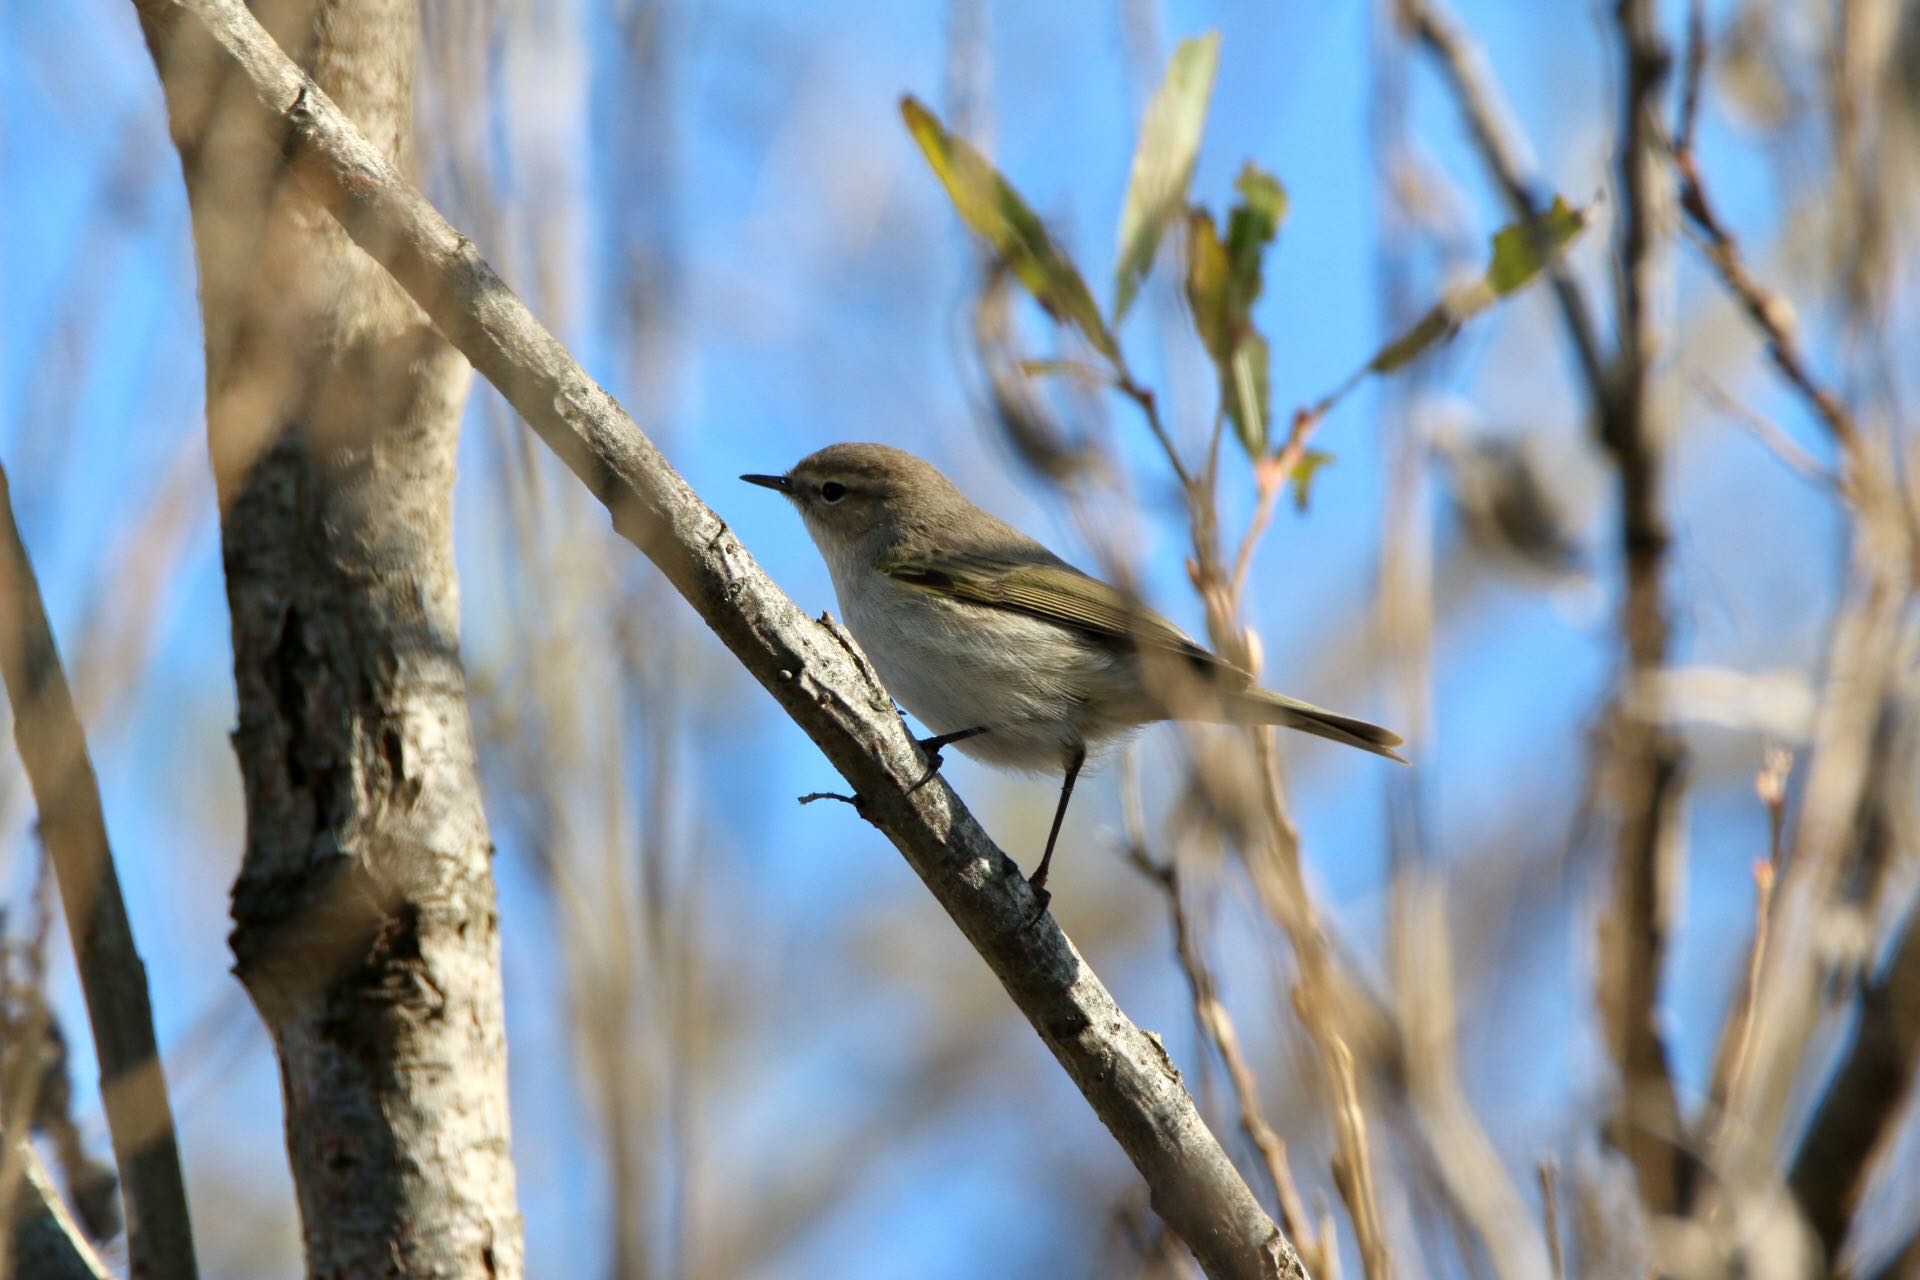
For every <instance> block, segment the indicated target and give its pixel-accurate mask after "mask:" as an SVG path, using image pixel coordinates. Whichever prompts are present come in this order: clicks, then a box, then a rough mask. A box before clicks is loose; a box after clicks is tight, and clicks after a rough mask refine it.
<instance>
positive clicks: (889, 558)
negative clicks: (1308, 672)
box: [740, 443, 1405, 919]
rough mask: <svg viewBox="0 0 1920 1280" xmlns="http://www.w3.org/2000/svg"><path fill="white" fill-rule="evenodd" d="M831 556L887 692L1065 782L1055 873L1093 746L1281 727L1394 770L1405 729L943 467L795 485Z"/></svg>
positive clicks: (857, 634)
mask: <svg viewBox="0 0 1920 1280" xmlns="http://www.w3.org/2000/svg"><path fill="white" fill-rule="evenodd" d="M740 478H741V479H742V480H744V481H746V482H747V483H749V484H755V485H759V486H761V487H762V488H766V489H771V490H773V491H775V492H776V493H780V494H783V495H785V496H786V498H787V499H788V501H790V502H792V503H793V505H794V507H795V509H796V510H798V512H799V513H800V518H801V520H802V522H803V523H804V524H805V525H806V528H807V533H808V534H809V535H810V536H811V537H812V539H813V542H814V545H815V546H816V547H817V548H818V549H819V551H820V555H821V557H822V558H823V559H824V560H825V561H826V564H827V573H828V575H829V576H830V577H831V578H832V580H833V589H834V594H835V596H836V597H837V598H838V600H839V604H840V612H841V617H842V619H843V621H844V622H845V624H846V627H847V629H848V631H850V632H851V633H852V634H853V638H854V639H855V640H856V641H858V642H859V644H860V647H861V648H862V649H863V650H864V651H865V652H866V655H867V658H868V660H869V661H870V662H872V664H873V668H874V670H875V671H876V672H877V673H878V674H879V676H880V679H881V681H882V682H883V683H884V684H885V685H886V688H887V691H888V692H889V693H890V694H891V695H892V696H893V698H894V699H895V701H897V702H898V703H899V704H900V706H902V707H903V708H905V709H906V710H907V711H908V712H909V713H911V714H912V715H913V716H914V718H915V719H917V720H919V721H920V723H921V724H922V725H924V726H926V728H928V729H929V730H931V731H932V733H931V736H929V737H926V738H922V739H919V743H920V746H921V748H922V749H923V750H924V751H926V752H927V753H928V756H929V761H930V769H938V768H939V766H940V752H941V750H942V748H945V747H949V746H951V747H953V748H954V749H956V750H958V751H959V752H961V753H962V754H963V755H966V756H969V757H971V758H973V759H976V760H979V761H982V762H983V763H986V764H990V765H994V766H997V767H1000V768H1004V769H1015V770H1025V771H1029V772H1051V771H1053V770H1060V771H1062V773H1063V780H1062V782H1061V787H1060V799H1059V802H1058V804H1057V805H1056V806H1055V808H1054V814H1053V824H1052V826H1051V827H1050V828H1049V830H1048V832H1047V844H1046V849H1045V850H1044V851H1043V852H1042V853H1041V855H1040V862H1039V865H1038V866H1037V867H1036V868H1035V870H1034V872H1033V874H1032V876H1030V877H1029V878H1028V884H1029V886H1030V887H1031V888H1032V890H1033V893H1034V897H1035V903H1036V909H1035V912H1034V918H1035V919H1038V918H1039V917H1040V916H1041V915H1043V914H1044V913H1045V912H1046V910H1047V906H1048V903H1049V902H1050V901H1051V900H1052V895H1051V894H1050V893H1049V891H1048V889H1047V887H1046V886H1047V875H1048V872H1049V870H1050V869H1051V867H1052V865H1053V854H1054V847H1055V845H1056V844H1057V843H1058V842H1059V838H1060V824H1061V822H1062V821H1063V820H1064V819H1065V817H1066V813H1067V805H1068V802H1069V801H1070V800H1071V799H1072V797H1073V786H1074V782H1075V780H1076V779H1077V778H1078V777H1079V775H1080V771H1081V769H1082V768H1083V767H1084V766H1085V765H1086V763H1087V759H1088V755H1089V752H1091V751H1094V750H1096V749H1097V748H1099V747H1101V746H1103V745H1106V744H1108V743H1111V742H1112V741H1114V740H1115V739H1117V738H1119V737H1121V736H1122V735H1124V734H1125V733H1126V732H1127V731H1129V730H1131V729H1134V728H1136V727H1138V726H1141V725H1145V724H1149V723H1153V722H1155V721H1162V720H1200V721H1211V722H1215V723H1230V724H1253V725H1268V724H1272V725H1283V726H1285V727H1287V728H1290V729H1298V730H1301V731H1303V732H1305V733H1310V734H1315V735H1317V736H1319V737H1322V738H1328V739H1331V740H1332V741H1334V742H1339V743H1344V744H1346V745H1347V746H1351V747H1358V748H1359V749H1361V750H1362V751H1370V752H1372V753H1374V754H1375V755H1380V756H1385V757H1387V758H1388V759H1392V760H1399V761H1401V763H1405V760H1404V759H1403V758H1402V757H1401V756H1400V755H1399V754H1398V753H1397V752H1395V751H1394V750H1393V748H1395V747H1397V746H1400V745H1401V738H1400V736H1399V735H1398V734H1396V733H1394V732H1392V731H1391V730H1388V729H1383V728H1381V727H1380V726H1379V725H1376V724H1369V723H1368V722H1367V721H1365V720H1358V719H1355V718H1353V717H1352V716H1344V715H1340V714H1339V713H1337V712H1333V711H1328V710H1327V709H1325V708H1324V707H1316V706H1314V705H1313V704H1312V703H1308V702H1302V701H1300V700H1299V699H1297V698H1290V697H1288V696H1286V695H1285V694H1280V693H1273V692H1271V691H1269V690H1266V689H1262V688H1259V687H1258V686H1257V685H1255V683H1254V679H1253V676H1252V675H1251V674H1250V673H1248V672H1247V671H1245V670H1243V669H1242V668H1240V667H1238V666H1236V665H1235V664H1233V663H1231V662H1229V661H1227V660H1226V659H1224V658H1222V657H1219V656H1218V655H1216V654H1214V653H1212V652H1210V651H1208V650H1207V649H1205V648H1204V647H1202V646H1201V645H1200V644H1199V643H1198V642H1196V641H1195V640H1193V639H1192V638H1191V637H1190V636H1188V635H1187V634H1186V633H1185V632H1183V631H1181V630H1180V629H1179V628H1178V627H1176V626H1175V625H1174V624H1173V623H1171V622H1169V621H1167V620H1166V619H1165V618H1163V617H1161V616H1160V615H1159V614H1157V613H1155V612H1153V611H1152V610H1151V609H1149V608H1147V607H1146V606H1144V605H1142V604H1141V603H1140V602H1139V601H1137V600H1136V599H1135V598H1134V597H1133V596H1131V595H1130V594H1128V593H1126V592H1124V591H1121V590H1120V589H1118V588H1116V587H1114V586H1112V585H1110V584H1108V583H1106V582H1102V581H1101V580H1100V579H1098V578H1095V577H1093V576H1092V575H1090V574H1087V573H1083V572H1081V571H1080V570H1079V569H1076V568H1075V567H1073V566H1072V565H1071V564H1068V563H1067V562H1066V561H1065V560H1063V559H1061V558H1060V557H1059V556H1057V555H1055V554H1054V553H1053V552H1051V551H1049V550H1048V549H1047V548H1046V547H1044V546H1042V545H1041V544H1040V543H1039V542H1037V541H1035V540H1034V539H1032V538H1030V537H1028V536H1027V535H1026V534H1024V533H1021V532H1020V531H1019V530H1018V529H1015V528H1014V527H1013V526H1012V525H1009V524H1007V523H1006V522H1004V521H1002V520H1000V519H999V518H998V517H996V516H993V515H991V514H989V513H988V512H986V511H983V510H981V509H980V508H979V507H977V506H975V505H974V504H973V503H972V502H971V501H969V500H968V499H967V497H966V495H964V494H963V493H961V492H960V490H959V489H958V488H957V487H955V486H954V484H953V482H952V481H950V480H948V479H947V477H946V476H944V475H942V474H941V473H940V472H939V470H938V469H936V468H935V467H934V466H933V465H932V464H931V463H929V462H926V461H924V460H923V459H921V458H918V457H916V456H914V455H913V454H911V453H908V452H906V451H905V450H903V449H896V448H893V447H891V446H888V445H881V444H856V443H847V444H834V445H829V446H827V447H826V448H824V449H821V450H819V451H818V452H816V453H812V454H809V455H808V456H807V457H805V458H803V459H801V460H800V461H799V462H798V463H797V464H795V465H794V467H793V468H792V469H791V470H789V471H787V472H785V473H784V474H781V475H752V474H750V475H743V476H741V477H740Z"/></svg>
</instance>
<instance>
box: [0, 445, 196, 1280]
mask: <svg viewBox="0 0 1920 1280" xmlns="http://www.w3.org/2000/svg"><path fill="white" fill-rule="evenodd" d="M0 619H9V620H10V625H8V626H5V627H0V676H4V678H5V683H6V689H7V698H8V700H9V701H11V702H12V704H13V716H14V719H13V737H14V741H15V742H16V743H18V744H19V747H20V760H21V763H22V764H23V765H25V767H26V773H27V781H28V782H29V784H31V786H32V787H33V795H34V802H35V804H37V805H38V806H39V811H40V833H41V838H42V839H43V840H44V841H45V843H46V847H47V854H48V857H49V858H50V859H51V861H52V863H53V870H54V875H55V877H56V878H57V879H58V881H59V884H60V903H61V906H62V907H63V908H65V911H66V917H67V933H68V935H69V936H70V937H71V938H72V940H73V951H74V957H75V960H76V962H77V964H78V967H79V970H80V987H81V990H82V991H83V992H84V993H85V996H86V1001H87V1018H88V1021H89V1022H90V1023H91V1024H92V1028H93V1042H94V1049H95V1052H96V1053H97V1055H98V1057H99V1060H100V1095H101V1101H102V1103H103V1104H104V1105H105V1108H106V1113H107V1127H108V1129H109V1130H110V1131H111V1133H112V1135H113V1153H114V1158H115V1160H116V1161H117V1162H118V1164H119V1166H120V1178H121V1185H122V1187H123V1188H124V1190H125V1194H126V1200H127V1214H126V1221H127V1251H128V1254H129V1256H130V1259H131V1262H132V1267H133V1274H135V1275H137V1276H143V1277H147V1278H148V1280H192V1277H193V1276H194V1274H195V1267H194V1258H193V1235H192V1231H191V1227H190V1225H189V1223H188V1220H187V1192H186V1186H185V1184H184V1183H183V1182H182V1180H181V1177H180V1153H179V1148H178V1146H177V1144H176V1142H175V1140H174V1130H173V1111H172V1108H171V1107H170V1106H169V1104H168V1102H167V1082H166V1077H165V1075H164V1074H162V1072H161V1068H160V1056H159V1050H158V1049H157V1047H156V1045H155V1040H154V1034H153V1007H152V1004H151V1003H150V1002H149V999H148V995H147V970H146V966H144V965H143V964H141V962H140V953H139V952H138V951H137V950H135V948H134V944H133V928H132V926H131V925H130V924H129V923H128V921H127V904H126V901H125V899H123V898H122V897H121V894H120V878H119V876H118V875H117V874H116V873H115V871H114V867H113V851H112V848H111V847H110V846H109V845H108V843H107V824H106V819H105V818H104V817H103V816H102V815H101V811H100V787H99V784H98V782H97V781H96V780H95V778H94V774H93V764H92V762H91V761H89V760H88V758H87V743H86V737H85V735H84V733H83V731H82V729H81V727H80V717H79V715H78V713H77V712H76V711H75V710H74V706H73V690H72V689H70V688H69V687H68V686H67V677H66V674H65V673H64V672H63V671H62V670H61V669H60V654H59V650H58V649H57V648H56V647H55V645H54V639H53V631H52V629H51V628H50V627H49V626H48V624H47V613H46V606H45V605H44V604H43V603H42V602H41V599H40V588H39V585H38V584H37V583H36V582H35V581H34V576H33V566H32V564H31V563H30V562H29V561H28V559H27V549H26V547H25V545H23V544H22V542H21V541H20V530H19V527H18V526H17V525H16V524H15V523H14V519H13V503H12V499H11V496H10V494H9V492H8V487H7V477H6V472H5V471H4V470H0Z"/></svg>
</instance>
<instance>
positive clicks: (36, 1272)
mask: <svg viewBox="0 0 1920 1280" xmlns="http://www.w3.org/2000/svg"><path fill="white" fill-rule="evenodd" d="M19 1158H20V1160H21V1162H22V1165H23V1167H24V1170H25V1174H26V1177H25V1180H24V1184H23V1185H22V1187H21V1189H20V1192H19V1196H18V1198H17V1199H16V1201H15V1202H14V1207H13V1216H14V1225H13V1240H12V1244H11V1255H10V1258H9V1261H10V1262H11V1263H12V1264H13V1269H14V1274H15V1275H18V1276H25V1277H31V1280H110V1277H111V1276H112V1275H113V1273H112V1272H111V1271H109V1270H107V1265H106V1263H104V1262H102V1261H101V1260H100V1256H99V1255H98V1254H97V1253H95V1252H94V1250H93V1246H92V1245H91V1244H89V1243H87V1237H86V1233H85V1232H83V1231H82V1230H81V1229H80V1224H79V1223H77V1222H75V1221H74V1220H73V1215H72V1214H70V1213H68V1212H67V1206H66V1205H65V1204H64V1203H63V1202H62V1201H61V1199H60V1192H59V1190H58V1189H57V1188H55V1186H54V1185H53V1179H52V1178H50V1177H48V1176H47V1170H46V1167H45V1166H44V1165H42V1164H41V1163H40V1157H39V1155H38V1154H37V1153H35V1151H34V1149H33V1144H32V1143H30V1142H26V1141H24V1140H23V1141H21V1142H20V1143H19Z"/></svg>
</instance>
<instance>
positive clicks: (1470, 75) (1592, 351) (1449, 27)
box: [1398, 0, 1608, 399]
mask: <svg viewBox="0 0 1920 1280" xmlns="http://www.w3.org/2000/svg"><path fill="white" fill-rule="evenodd" d="M1398 17H1399V20H1400V22H1401V24H1402V25H1403V26H1405V27H1406V28H1407V29H1408V30H1409V31H1410V32H1411V33H1412V34H1413V36H1414V38H1415V39H1417V40H1418V41H1419V42H1420V44H1421V45H1422V46H1424V47H1425V48H1426V50H1427V52H1428V53H1430V54H1431V55H1432V56H1433V59H1434V61H1435V62H1436V63H1437V64H1438V66H1439V69H1440V72H1441V74H1442V75H1443V76H1444V77H1445V78H1446V81H1447V86H1448V88H1450V89H1451V90H1452V91H1453V96H1454V97H1455V99H1457V100H1458V101H1459V103H1460V110H1461V113H1462V114H1463V115H1464V116H1465V117H1466V120H1467V129H1468V131H1469V132H1470V133H1471V134H1472V135H1473V144H1474V146H1475V148H1476V149H1478V150H1479V152H1480V158H1481V160H1482V162H1483V163H1485V165H1486V166H1487V171H1488V172H1489V173H1490V174H1491V175H1492V176H1493V180H1494V183H1495V185H1496V186H1498V187H1499V188H1500V194H1501V195H1502V196H1503V197H1504V198H1505V199H1506V202H1507V207H1508V209H1509V210H1510V211H1511V212H1512V213H1513V216H1514V220H1515V221H1517V222H1520V223H1523V224H1525V225H1527V226H1533V225H1536V224H1537V223H1538V222H1539V221H1540V216H1541V214H1542V213H1543V212H1544V211H1545V209H1546V205H1545V203H1544V202H1543V201H1542V200H1541V198H1540V190H1539V184H1538V183H1536V182H1535V181H1534V179H1533V177H1532V175H1531V174H1530V173H1529V172H1528V170H1529V169H1530V168H1531V167H1532V166H1531V164H1530V163H1529V162H1528V161H1527V160H1526V158H1525V147H1524V144H1523V143H1522V141H1521V139H1520V138H1519V136H1518V135H1517V133H1516V132H1515V130H1514V129H1512V128H1511V127H1510V126H1509V124H1508V119H1509V116H1510V113H1509V112H1508V110H1507V108H1506V104H1505V102H1504V101H1503V99H1502V98H1501V96H1500V90H1499V86H1498V84H1497V83H1496V82H1495V81H1494V78H1493V73H1492V72H1491V71H1490V70H1489V69H1488V67H1487V60H1486V55H1485V54H1484V53H1483V52H1482V51H1481V49H1480V47H1479V46H1478V45H1477V44H1475V43H1474V41H1473V38H1472V36H1471V35H1469V34H1468V33H1467V32H1466V31H1465V30H1464V29H1462V28H1461V26H1460V24H1459V23H1458V22H1457V21H1456V20H1455V19H1454V17H1453V15H1452V14H1450V13H1448V12H1447V11H1446V10H1445V9H1443V8H1442V7H1441V6H1440V4H1439V3H1438V0H1398ZM1543 256H1545V255H1543ZM1549 273H1550V279H1551V280H1552V283H1553V296H1554V301H1555V302H1557V303H1558V304H1559V307H1560V315H1561V319H1562V321H1563V322H1564V323H1565V325H1566V329H1567V338H1568V340H1569V341H1570V342H1571V343H1572V344H1573V351H1574V357H1575V359H1576V360H1577V362H1578V363H1579V366H1580V373H1581V376H1582V378H1583V379H1584V380H1585V381H1586V384H1587V390H1588V393H1589V394H1590V395H1592V396H1594V397H1595V398H1596V399H1597V398H1598V397H1600V396H1602V395H1604V394H1605V391H1606V387H1607V383H1608V379H1607V369H1606V364H1605V361H1604V359H1603V357H1602V356H1601V352H1600V339H1599V336H1598V331H1597V330H1596V328H1595V325H1594V320H1593V310H1592V308H1591V307H1589V306H1588V304H1587V300H1586V297H1585V295H1584V294H1582V293H1581V291H1580V286H1579V285H1578V284H1576V283H1575V282H1574V278H1573V273H1572V272H1571V271H1570V270H1569V269H1568V267H1567V265H1566V263H1564V262H1558V261H1556V262H1554V263H1553V265H1552V266H1551V267H1550V268H1549Z"/></svg>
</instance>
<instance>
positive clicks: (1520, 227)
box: [1487, 196, 1587, 298]
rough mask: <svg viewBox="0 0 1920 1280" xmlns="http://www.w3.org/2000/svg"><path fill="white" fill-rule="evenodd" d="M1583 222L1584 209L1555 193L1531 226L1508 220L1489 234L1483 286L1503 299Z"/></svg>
mask: <svg viewBox="0 0 1920 1280" xmlns="http://www.w3.org/2000/svg"><path fill="white" fill-rule="evenodd" d="M1586 225H1587V214H1586V210H1584V209H1576V208H1574V207H1573V206H1572V205H1569V204H1568V203H1567V200H1566V197H1565V196H1555V197H1554V198H1553V207H1552V208H1551V209H1548V210H1547V211H1546V212H1545V213H1543V214H1541V215H1540V216H1539V217H1538V218H1536V219H1535V220H1534V221H1533V223H1532V224H1531V225H1529V224H1527V223H1523V222H1515V223H1511V224H1509V225H1507V226H1504V227H1502V228H1500V230H1498V231H1496V232H1495V233H1494V236H1493V260H1492V261H1491V262H1489V263H1488V264H1487V287H1488V288H1489V289H1491V290H1493V294H1494V296H1495V297H1497V298H1504V297H1506V296H1507V295H1508V294H1510V293H1512V292H1513V291H1514V290H1515V289H1518V288H1519V287H1520V286H1521V285H1523V284H1525V283H1527V281H1529V280H1531V279H1533V278H1534V277H1535V276H1537V275H1539V274H1540V271H1541V269H1542V268H1544V267H1545V266H1546V265H1547V264H1548V263H1550V262H1552V261H1553V260H1554V259H1555V258H1557V257H1559V256H1560V254H1561V252H1562V251H1563V250H1565V249H1566V247H1567V246H1568V245H1570V244H1572V243H1573V239H1574V237H1575V236H1577V235H1579V234H1580V232H1581V231H1582V230H1583V229H1584V228H1585V227H1586Z"/></svg>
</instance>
